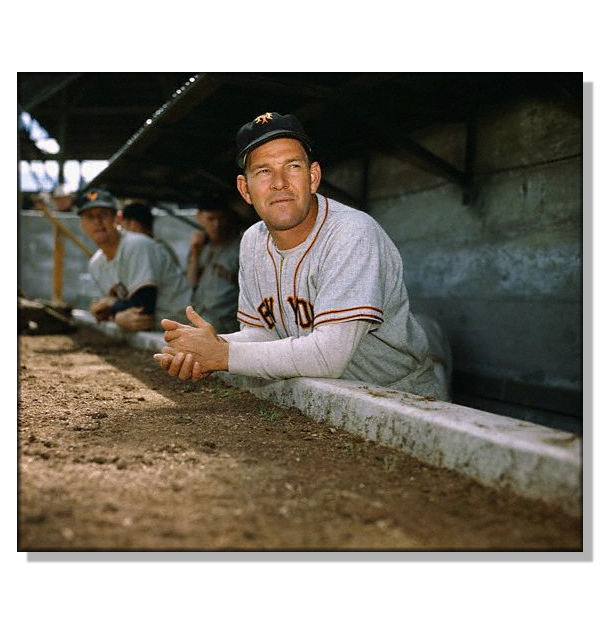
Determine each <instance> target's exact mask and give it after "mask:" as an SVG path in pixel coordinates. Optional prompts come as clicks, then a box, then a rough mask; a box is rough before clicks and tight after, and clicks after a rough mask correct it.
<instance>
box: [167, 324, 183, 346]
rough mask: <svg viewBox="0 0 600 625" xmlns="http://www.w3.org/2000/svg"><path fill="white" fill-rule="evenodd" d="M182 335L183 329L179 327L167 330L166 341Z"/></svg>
mask: <svg viewBox="0 0 600 625" xmlns="http://www.w3.org/2000/svg"><path fill="white" fill-rule="evenodd" d="M180 336H181V330H180V329H179V328H177V329H176V330H167V331H166V332H165V334H164V337H165V341H167V343H168V342H169V341H174V340H175V339H177V338H179V337H180Z"/></svg>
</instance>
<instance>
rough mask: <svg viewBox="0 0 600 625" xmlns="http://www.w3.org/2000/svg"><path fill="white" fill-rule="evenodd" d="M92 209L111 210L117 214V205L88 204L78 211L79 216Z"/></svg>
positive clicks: (107, 203) (103, 203) (106, 203)
mask: <svg viewBox="0 0 600 625" xmlns="http://www.w3.org/2000/svg"><path fill="white" fill-rule="evenodd" d="M90 208H110V209H111V210H112V211H114V212H115V213H116V212H117V209H116V207H115V205H114V204H110V203H109V202H88V203H87V204H84V205H83V206H81V207H80V208H78V209H77V214H78V215H81V213H83V211H86V210H89V209H90Z"/></svg>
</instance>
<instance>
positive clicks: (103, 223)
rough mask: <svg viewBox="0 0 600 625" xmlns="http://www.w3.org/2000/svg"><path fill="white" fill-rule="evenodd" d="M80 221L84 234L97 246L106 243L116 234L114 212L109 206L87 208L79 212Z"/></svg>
mask: <svg viewBox="0 0 600 625" xmlns="http://www.w3.org/2000/svg"><path fill="white" fill-rule="evenodd" d="M80 221H81V229H82V230H83V232H84V234H85V235H86V236H88V237H89V238H90V239H91V240H92V241H93V242H94V243H95V244H96V245H98V246H100V245H103V244H105V243H108V242H109V241H111V240H112V239H113V238H114V236H115V234H117V230H116V228H115V213H114V211H112V210H111V209H110V208H105V207H103V206H96V207H95V208H88V209H87V210H85V211H83V213H81V215H80Z"/></svg>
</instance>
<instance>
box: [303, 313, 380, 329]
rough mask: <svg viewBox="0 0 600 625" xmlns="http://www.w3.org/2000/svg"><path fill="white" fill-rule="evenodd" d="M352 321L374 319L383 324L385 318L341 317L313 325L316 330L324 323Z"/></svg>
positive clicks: (373, 316) (370, 316) (367, 316)
mask: <svg viewBox="0 0 600 625" xmlns="http://www.w3.org/2000/svg"><path fill="white" fill-rule="evenodd" d="M350 319H364V320H365V321H370V320H371V319H372V320H374V321H379V322H380V323H383V317H377V316H375V315H349V316H348V317H340V318H337V319H323V320H322V321H319V323H315V324H313V328H316V327H317V326H319V325H321V324H322V323H337V322H341V321H349V320H350Z"/></svg>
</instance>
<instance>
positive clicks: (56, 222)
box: [42, 205, 94, 258]
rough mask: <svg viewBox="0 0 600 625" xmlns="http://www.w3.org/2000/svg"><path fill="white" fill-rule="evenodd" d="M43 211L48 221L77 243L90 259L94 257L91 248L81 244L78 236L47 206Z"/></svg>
mask: <svg viewBox="0 0 600 625" xmlns="http://www.w3.org/2000/svg"><path fill="white" fill-rule="evenodd" d="M42 211H43V213H44V215H45V216H46V219H48V220H49V221H50V223H51V224H52V225H53V226H55V227H56V228H58V230H60V231H61V233H62V234H64V235H65V236H66V237H67V238H69V239H71V241H72V242H73V243H75V245H76V246H77V247H78V248H79V249H80V250H81V251H82V252H83V253H84V254H85V255H86V256H87V257H88V258H90V257H91V256H93V254H94V252H92V250H90V248H89V247H88V246H87V245H85V243H83V242H81V241H80V240H79V239H78V238H77V235H75V234H73V233H72V232H71V231H70V230H69V229H68V228H67V227H66V226H65V225H63V224H62V223H61V222H60V220H59V219H57V218H56V217H55V216H54V215H53V214H52V213H51V212H50V210H49V209H48V207H47V206H45V205H44V206H42Z"/></svg>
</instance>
